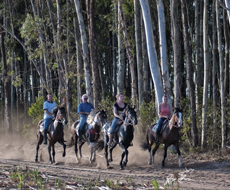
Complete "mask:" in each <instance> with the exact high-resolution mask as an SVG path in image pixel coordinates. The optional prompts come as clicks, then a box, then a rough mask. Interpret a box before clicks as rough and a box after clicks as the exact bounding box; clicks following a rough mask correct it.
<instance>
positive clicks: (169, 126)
mask: <svg viewBox="0 0 230 190" xmlns="http://www.w3.org/2000/svg"><path fill="white" fill-rule="evenodd" d="M182 125H183V121H182V110H181V109H180V108H175V110H174V113H173V115H172V118H171V119H170V120H169V121H166V123H164V124H163V126H162V130H161V132H162V135H161V137H160V138H159V142H160V143H162V144H164V159H163V161H162V167H164V166H165V159H166V157H167V149H168V147H169V146H170V145H174V146H175V148H176V150H177V153H178V159H179V167H182V165H183V164H182V159H181V154H180V150H179V138H180V135H179V129H180V127H181V126H182ZM156 127H157V123H154V124H152V125H150V126H149V127H148V129H147V137H146V142H144V143H142V145H141V148H142V149H143V150H147V149H148V151H149V156H150V158H149V165H151V164H153V162H154V155H155V153H156V151H157V149H158V148H159V146H160V143H156ZM153 143H155V147H154V149H153V150H152V154H151V147H152V145H153Z"/></svg>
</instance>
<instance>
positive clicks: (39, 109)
mask: <svg viewBox="0 0 230 190" xmlns="http://www.w3.org/2000/svg"><path fill="white" fill-rule="evenodd" d="M43 114H44V111H43V97H42V96H40V97H36V101H35V103H33V104H31V106H30V108H29V111H28V115H29V116H30V117H32V119H33V121H32V123H33V124H37V123H38V122H39V120H40V119H41V118H42V116H43Z"/></svg>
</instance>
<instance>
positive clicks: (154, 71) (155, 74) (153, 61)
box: [140, 0, 163, 106]
mask: <svg viewBox="0 0 230 190" xmlns="http://www.w3.org/2000/svg"><path fill="white" fill-rule="evenodd" d="M140 3H141V9H142V15H143V20H144V26H145V35H146V41H147V50H148V58H149V66H150V72H151V75H152V79H153V81H154V88H155V90H156V91H155V93H156V99H157V100H156V105H157V106H158V105H159V102H160V101H161V98H162V96H163V85H162V78H161V73H160V68H159V65H158V61H157V55H156V49H155V42H154V37H153V31H152V21H151V14H150V8H149V3H148V1H146V0H140Z"/></svg>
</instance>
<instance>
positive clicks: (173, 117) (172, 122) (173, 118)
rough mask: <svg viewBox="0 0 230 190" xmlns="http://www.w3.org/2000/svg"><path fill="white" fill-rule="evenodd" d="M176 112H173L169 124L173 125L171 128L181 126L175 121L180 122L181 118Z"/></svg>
mask: <svg viewBox="0 0 230 190" xmlns="http://www.w3.org/2000/svg"><path fill="white" fill-rule="evenodd" d="M175 114H176V113H174V114H173V116H172V118H171V119H170V121H169V125H171V127H170V128H172V127H176V128H180V126H178V125H177V124H175V123H178V120H179V118H178V117H177V116H176V115H175ZM175 117H176V119H175ZM175 120H177V121H175Z"/></svg>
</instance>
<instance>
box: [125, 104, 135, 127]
mask: <svg viewBox="0 0 230 190" xmlns="http://www.w3.org/2000/svg"><path fill="white" fill-rule="evenodd" d="M125 123H131V124H132V125H136V124H137V113H136V111H135V106H134V107H133V108H132V107H130V106H128V110H127V113H126V118H125Z"/></svg>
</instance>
